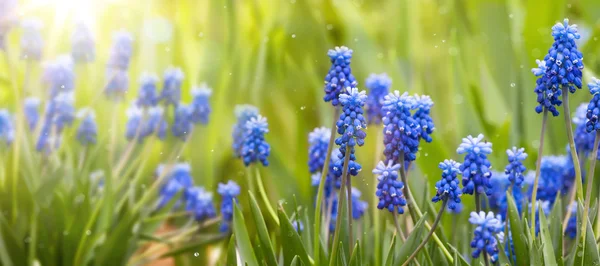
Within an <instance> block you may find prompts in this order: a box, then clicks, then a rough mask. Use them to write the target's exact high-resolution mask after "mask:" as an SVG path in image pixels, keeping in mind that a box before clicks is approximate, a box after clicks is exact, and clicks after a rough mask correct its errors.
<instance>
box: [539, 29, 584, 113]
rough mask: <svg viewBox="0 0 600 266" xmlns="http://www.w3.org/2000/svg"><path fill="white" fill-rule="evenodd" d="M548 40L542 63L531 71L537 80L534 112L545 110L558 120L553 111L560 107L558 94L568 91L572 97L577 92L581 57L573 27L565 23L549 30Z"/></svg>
mask: <svg viewBox="0 0 600 266" xmlns="http://www.w3.org/2000/svg"><path fill="white" fill-rule="evenodd" d="M552 37H553V38H554V43H553V44H552V47H550V49H549V50H548V54H547V55H546V56H545V57H544V60H543V61H540V60H537V63H538V68H534V69H532V72H533V74H534V75H536V76H538V77H539V78H538V80H537V86H536V88H535V93H536V94H537V102H538V103H539V105H538V106H537V107H536V109H535V110H536V112H538V113H541V112H542V111H543V110H544V109H546V110H548V111H550V112H551V113H552V115H554V116H558V114H559V112H558V110H557V109H556V107H557V106H560V105H561V104H562V101H561V100H560V99H559V97H560V96H561V95H562V92H561V90H562V89H565V90H566V89H568V90H569V92H571V93H574V92H575V91H576V88H580V89H581V85H582V84H581V77H582V72H581V71H582V69H583V61H582V60H583V55H582V54H581V52H580V51H579V50H578V49H577V44H576V43H575V40H576V39H579V38H580V37H581V36H580V35H579V33H578V32H577V25H569V20H568V19H565V20H564V22H563V23H557V24H556V25H554V26H553V27H552Z"/></svg>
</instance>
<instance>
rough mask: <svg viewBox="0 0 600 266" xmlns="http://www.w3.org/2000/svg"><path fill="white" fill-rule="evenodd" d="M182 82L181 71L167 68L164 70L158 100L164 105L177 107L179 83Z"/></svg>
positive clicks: (179, 90) (179, 95)
mask: <svg viewBox="0 0 600 266" xmlns="http://www.w3.org/2000/svg"><path fill="white" fill-rule="evenodd" d="M182 82H183V71H181V69H180V68H175V67H169V68H167V70H165V74H164V77H163V88H162V91H161V92H160V99H161V100H162V101H163V102H164V104H166V105H173V106H177V105H178V104H179V101H181V83H182Z"/></svg>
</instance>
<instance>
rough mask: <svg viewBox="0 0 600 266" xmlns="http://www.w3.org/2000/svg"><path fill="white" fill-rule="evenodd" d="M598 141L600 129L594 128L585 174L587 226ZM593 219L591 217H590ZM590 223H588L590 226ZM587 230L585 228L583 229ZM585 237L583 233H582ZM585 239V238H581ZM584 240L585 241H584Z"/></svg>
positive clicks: (585, 216)
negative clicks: (588, 162) (589, 157)
mask: <svg viewBox="0 0 600 266" xmlns="http://www.w3.org/2000/svg"><path fill="white" fill-rule="evenodd" d="M599 141H600V131H597V130H596V138H594V149H593V150H592V158H591V160H592V161H591V162H590V170H589V172H588V175H587V185H586V189H585V204H584V205H583V206H584V207H583V216H582V217H584V218H583V219H585V220H586V221H584V222H583V224H584V226H587V223H588V222H589V221H590V220H589V219H587V217H588V213H589V211H590V201H591V197H592V186H593V184H594V170H596V160H597V159H598V142H599ZM592 219H593V218H592ZM590 223H591V222H590ZM591 226H592V225H591V224H590V227H591ZM585 231H587V230H585ZM582 234H583V231H582ZM583 236H584V237H585V234H583ZM583 239H585V238H583ZM584 242H585V241H584Z"/></svg>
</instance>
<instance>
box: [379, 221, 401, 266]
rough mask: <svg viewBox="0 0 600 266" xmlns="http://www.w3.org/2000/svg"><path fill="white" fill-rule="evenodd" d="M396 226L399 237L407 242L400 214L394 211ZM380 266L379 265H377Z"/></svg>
mask: <svg viewBox="0 0 600 266" xmlns="http://www.w3.org/2000/svg"><path fill="white" fill-rule="evenodd" d="M394 225H395V226H396V231H398V235H400V238H401V239H402V241H406V236H404V232H402V229H401V228H400V223H399V222H398V212H397V211H394ZM377 265H379V264H377Z"/></svg>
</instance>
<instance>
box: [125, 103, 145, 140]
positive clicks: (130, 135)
mask: <svg viewBox="0 0 600 266" xmlns="http://www.w3.org/2000/svg"><path fill="white" fill-rule="evenodd" d="M125 114H126V116H127V124H126V125H125V137H126V138H127V139H128V140H132V139H134V138H135V137H136V136H139V135H140V134H141V125H142V115H143V111H142V109H141V108H140V107H139V106H138V105H136V104H132V105H131V106H130V107H129V108H128V109H127V111H126V113H125ZM140 141H141V139H140Z"/></svg>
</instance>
